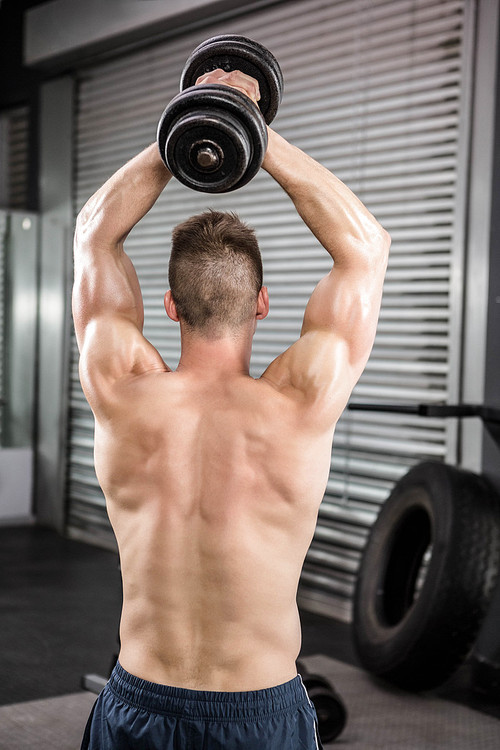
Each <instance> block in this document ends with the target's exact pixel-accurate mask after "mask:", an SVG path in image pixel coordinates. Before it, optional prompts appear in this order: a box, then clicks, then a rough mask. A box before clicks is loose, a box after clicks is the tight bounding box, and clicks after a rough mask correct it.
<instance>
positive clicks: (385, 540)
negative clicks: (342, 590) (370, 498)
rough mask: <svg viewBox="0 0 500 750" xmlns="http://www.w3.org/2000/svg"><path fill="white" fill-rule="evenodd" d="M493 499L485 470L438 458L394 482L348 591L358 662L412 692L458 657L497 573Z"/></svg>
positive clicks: (499, 547)
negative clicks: (457, 465) (469, 469)
mask: <svg viewBox="0 0 500 750" xmlns="http://www.w3.org/2000/svg"><path fill="white" fill-rule="evenodd" d="M499 507H500V504H499V497H498V495H497V493H496V492H495V490H494V489H493V488H492V487H491V486H490V485H489V483H488V482H487V481H486V480H485V479H484V478H483V477H479V476H477V475H475V474H472V473H470V472H466V471H462V470H459V469H456V468H454V467H451V466H447V465H445V464H440V463H434V462H426V463H422V464H419V465H418V466H416V467H414V468H413V469H412V470H411V471H410V472H409V473H408V474H406V476H404V477H403V478H402V479H401V480H400V481H399V482H398V483H397V485H396V486H395V487H394V490H393V492H392V493H391V495H390V496H389V498H388V500H387V501H386V502H385V503H384V505H383V507H382V510H381V512H380V514H379V516H378V518H377V520H376V522H375V524H374V525H373V527H372V529H371V533H370V535H369V538H368V542H367V545H366V548H365V551H364V554H363V558H362V561H361V565H360V569H359V573H358V578H357V584H356V589H355V594H354V617H353V639H354V645H355V648H356V651H357V654H358V657H359V660H360V662H361V664H362V666H363V667H364V668H365V669H367V670H368V671H369V672H372V673H373V674H375V675H377V676H379V677H382V678H384V679H386V680H388V681H390V682H392V683H394V684H396V685H398V686H399V687H402V688H405V689H408V690H417V691H418V690H427V689H431V688H433V687H436V686H438V685H440V684H441V683H443V682H444V681H445V680H446V679H447V678H448V677H449V676H450V675H451V674H453V672H454V671H455V670H456V669H457V668H458V666H459V665H460V664H461V663H462V662H463V660H464V659H465V657H466V656H467V654H468V653H469V651H470V649H471V647H472V645H473V644H474V640H475V637H476V635H477V633H478V630H479V627H480V625H481V623H482V621H483V619H484V617H485V615H486V613H487V609H488V604H489V601H490V598H491V596H492V593H493V589H494V586H495V582H496V579H497V576H498V571H499V560H500V511H499ZM426 551H427V553H426ZM426 558H427V559H428V564H427V566H426V565H425V563H424V564H423V561H424V560H425V559H426Z"/></svg>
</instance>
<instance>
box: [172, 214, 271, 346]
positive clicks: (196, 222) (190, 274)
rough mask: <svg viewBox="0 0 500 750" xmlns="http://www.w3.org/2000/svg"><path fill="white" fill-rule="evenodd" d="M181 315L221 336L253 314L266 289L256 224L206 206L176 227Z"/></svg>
mask: <svg viewBox="0 0 500 750" xmlns="http://www.w3.org/2000/svg"><path fill="white" fill-rule="evenodd" d="M168 278H169V283H170V289H171V292H172V298H173V300H174V302H175V306H176V308H177V314H178V315H179V317H180V318H181V319H182V320H183V322H184V323H185V324H186V325H187V326H188V327H190V328H193V329H196V330H197V331H199V332H200V333H202V334H205V335H210V336H213V335H215V336H217V335H219V334H220V333H221V332H222V331H223V329H228V328H229V329H235V328H238V327H240V326H241V325H242V324H243V323H244V322H246V321H247V320H248V319H249V317H250V316H251V315H252V313H253V309H254V306H255V304H256V302H257V297H258V294H259V291H260V289H261V288H262V257H261V254H260V250H259V244H258V242H257V238H256V236H255V232H254V230H253V229H251V228H250V227H248V226H247V225H246V224H244V223H243V222H242V221H241V220H240V219H239V217H238V216H237V215H236V214H234V213H222V212H220V211H212V210H210V211H206V212H204V213H202V214H198V215H197V216H192V217H191V218H190V219H187V220H186V221H184V222H183V223H182V224H179V225H178V226H176V227H175V229H174V230H173V232H172V252H171V255H170V264H169V269H168Z"/></svg>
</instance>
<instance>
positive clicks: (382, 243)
mask: <svg viewBox="0 0 500 750" xmlns="http://www.w3.org/2000/svg"><path fill="white" fill-rule="evenodd" d="M263 168H264V169H266V171H267V172H269V174H270V175H271V176H272V177H273V178H274V179H275V180H276V181H277V182H278V183H279V184H280V185H281V187H282V188H283V189H284V190H285V191H286V192H287V193H288V195H289V196H290V198H291V199H292V201H293V203H294V205H295V207H296V209H297V211H298V213H299V215H300V216H301V218H302V219H303V221H304V222H305V223H306V225H307V226H308V227H309V229H310V230H311V231H312V232H313V234H314V235H315V236H316V237H317V239H318V240H319V242H320V243H321V244H322V245H323V247H324V248H325V250H327V252H328V253H329V254H330V255H331V257H332V259H333V261H334V263H333V268H332V270H331V271H330V272H329V273H328V274H327V275H326V276H325V277H324V278H323V279H322V280H321V281H320V282H319V284H318V286H317V287H316V289H315V290H314V292H313V294H312V296H311V298H310V300H309V302H308V304H307V307H306V311H305V315H304V322H303V326H302V331H301V336H300V339H299V340H298V341H297V342H296V343H295V344H293V345H292V346H291V347H290V348H289V349H287V351H286V352H284V353H283V354H281V355H280V356H279V357H278V358H277V359H275V360H274V361H273V362H272V363H271V364H270V365H269V367H268V368H267V370H266V371H265V373H264V374H263V376H262V377H263V378H265V379H267V380H268V381H270V382H271V383H272V384H273V386H274V387H276V388H278V389H279V390H281V391H283V392H285V393H288V394H289V395H291V396H292V397H294V398H296V399H297V398H298V399H299V400H300V402H301V403H303V404H304V406H305V407H306V409H307V410H309V412H310V413H311V414H313V415H314V418H315V421H316V419H319V421H320V422H321V423H322V424H324V426H325V428H328V427H329V426H333V425H334V424H335V423H336V421H337V420H338V418H339V416H340V414H341V413H342V411H343V409H344V407H345V405H346V403H347V400H348V399H349V396H350V394H351V391H352V389H353V387H354V385H355V384H356V382H357V381H358V379H359V377H360V375H361V373H362V372H363V369H364V367H365V365H366V362H367V360H368V357H369V355H370V352H371V349H372V346H373V341H374V338H375V333H376V327H377V322H378V315H379V312H380V303H381V299H382V287H383V282H384V277H385V272H386V268H387V259H388V253H389V247H390V237H389V235H388V233H387V232H386V231H385V230H384V229H383V228H382V227H381V225H380V224H379V223H378V221H377V220H376V219H375V218H374V216H372V214H371V213H370V212H369V211H368V209H367V208H366V207H365V206H364V205H363V203H362V202H361V201H360V200H359V199H358V198H357V197H356V196H355V195H354V194H353V193H352V192H351V190H349V188H348V187H347V186H346V185H344V184H343V183H342V182H341V181H340V180H339V179H338V178H337V177H335V176H334V175H333V174H332V173H331V172H330V171H329V170H327V169H325V167H323V166H322V165H320V164H319V163H318V162H316V161H315V160H314V159H312V158H311V157H309V156H308V155H307V154H305V153H304V152H303V151H301V150H300V149H298V148H296V147H294V146H292V145H291V144H289V143H288V142H287V141H286V140H285V139H284V138H282V137H281V136H279V135H278V134H277V133H275V132H274V131H272V130H270V129H269V146H268V150H267V153H266V156H265V159H264V163H263Z"/></svg>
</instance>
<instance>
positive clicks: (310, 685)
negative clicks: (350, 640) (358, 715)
mask: <svg viewBox="0 0 500 750" xmlns="http://www.w3.org/2000/svg"><path fill="white" fill-rule="evenodd" d="M297 669H298V671H299V673H300V674H301V675H302V680H303V682H304V687H305V689H306V690H307V693H308V695H309V698H310V700H311V702H312V704H313V705H314V708H315V709H316V715H317V717H318V732H319V737H320V740H321V742H325V743H326V742H333V740H335V739H336V738H337V737H338V736H339V734H341V732H343V730H344V728H345V725H346V722H347V709H346V707H345V704H344V702H343V700H342V698H341V697H340V695H339V694H338V693H337V691H336V690H335V688H334V687H333V686H332V685H331V684H330V683H329V682H328V680H326V679H325V678H324V677H320V675H316V674H309V673H308V672H307V670H306V668H305V666H304V664H302V663H301V662H297Z"/></svg>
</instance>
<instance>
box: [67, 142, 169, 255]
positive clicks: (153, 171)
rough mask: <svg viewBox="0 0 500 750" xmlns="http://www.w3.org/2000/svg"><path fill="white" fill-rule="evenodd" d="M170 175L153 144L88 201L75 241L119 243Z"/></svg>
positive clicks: (83, 210) (152, 201)
mask: <svg viewBox="0 0 500 750" xmlns="http://www.w3.org/2000/svg"><path fill="white" fill-rule="evenodd" d="M171 177H172V175H171V174H170V172H169V171H168V169H167V168H166V167H165V165H164V164H163V162H162V160H161V158H160V155H159V153H158V146H157V145H156V143H155V144H152V145H151V146H148V147H147V148H146V149H145V150H144V151H142V152H141V153H140V154H138V155H137V156H135V157H134V158H133V159H132V160H131V161H129V162H128V163H127V164H125V165H124V166H123V167H122V168H121V169H119V170H118V171H117V172H116V173H115V174H114V175H113V176H112V177H110V179H109V180H108V181H107V182H106V183H105V184H104V185H103V186H102V187H101V188H100V189H99V190H98V191H97V192H96V193H95V194H94V195H93V196H92V197H91V198H90V199H89V200H88V201H87V203H86V204H85V206H84V207H83V208H82V210H81V211H80V214H79V216H78V220H77V232H76V240H77V244H78V239H79V238H80V239H83V237H89V236H90V235H91V236H92V238H93V239H94V240H97V241H99V243H102V244H103V245H106V246H113V245H119V244H121V243H122V242H123V241H124V240H125V238H126V236H127V235H128V233H129V232H130V230H131V229H132V228H133V227H134V226H135V225H136V224H137V222H138V221H140V219H142V217H143V216H145V215H146V214H147V213H148V211H149V210H150V209H151V208H152V206H153V205H154V204H155V202H156V201H157V199H158V197H159V196H160V194H161V192H162V191H163V189H164V188H165V186H166V185H167V183H168V181H169V180H170V178H171Z"/></svg>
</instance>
